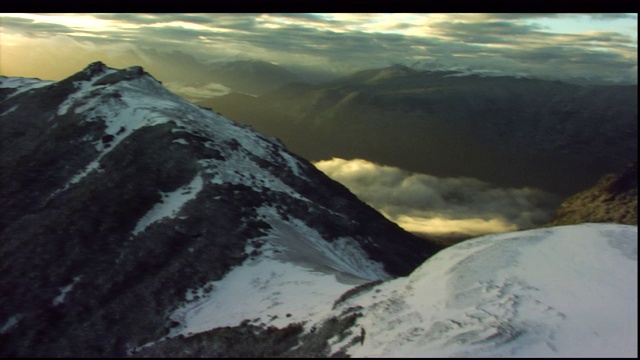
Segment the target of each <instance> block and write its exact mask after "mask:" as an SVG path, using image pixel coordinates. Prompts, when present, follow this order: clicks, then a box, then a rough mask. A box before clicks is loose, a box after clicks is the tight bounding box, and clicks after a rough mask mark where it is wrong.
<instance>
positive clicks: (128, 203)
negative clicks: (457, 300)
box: [0, 62, 437, 356]
mask: <svg viewBox="0 0 640 360" xmlns="http://www.w3.org/2000/svg"><path fill="white" fill-rule="evenodd" d="M0 100H1V101H0V114H2V115H0V125H1V126H2V132H1V133H0V136H1V141H0V150H1V154H2V157H1V158H0V160H1V162H0V173H1V175H0V176H1V180H2V187H1V189H0V199H1V201H2V204H3V208H4V213H3V214H2V216H1V217H0V254H2V259H3V261H2V264H1V265H0V270H1V271H0V274H2V275H1V279H0V280H1V281H0V292H2V293H3V294H4V295H3V297H2V299H0V305H1V306H0V329H2V332H1V333H2V334H0V336H2V338H3V341H2V345H0V354H3V355H7V356H52V355H55V356H98V355H100V356H104V355H112V356H124V355H126V353H127V351H128V350H130V349H132V348H135V347H138V346H141V345H143V344H146V343H148V342H153V341H156V340H158V339H160V338H162V337H163V336H166V335H167V334H170V333H171V334H173V333H176V332H179V331H180V329H182V328H186V327H188V326H191V325H192V324H193V321H196V322H203V320H202V319H201V318H198V319H196V320H192V319H193V316H192V313H193V311H195V310H194V306H198V303H194V302H193V301H194V300H195V301H197V298H196V297H197V296H198V294H200V296H203V295H204V294H207V295H211V296H214V297H215V298H216V299H223V300H222V303H221V302H217V303H216V306H217V307H218V309H220V308H222V309H229V308H233V309H235V311H236V312H235V313H234V312H229V311H226V310H225V311H226V312H225V313H224V316H223V315H222V314H221V313H219V312H218V311H213V312H210V317H209V318H207V319H206V320H207V321H205V323H207V324H213V325H212V326H218V325H219V326H227V325H238V324H239V323H240V322H241V321H243V320H244V319H245V316H249V315H251V316H252V318H254V319H257V320H256V321H258V320H259V322H264V323H265V326H267V325H279V321H280V320H277V321H276V317H274V315H275V316H280V317H281V318H286V311H285V308H286V297H287V296H294V295H300V293H296V292H294V293H291V292H287V291H280V290H279V289H278V288H277V287H270V286H267V283H274V282H275V281H274V279H273V276H276V277H280V275H278V274H282V273H283V271H284V270H278V269H282V268H283V267H285V268H286V269H288V270H287V274H288V276H294V277H295V275H292V274H305V273H307V272H311V273H313V274H315V279H316V281H315V283H318V284H320V283H326V284H330V285H331V286H327V288H328V289H330V291H329V292H327V293H324V294H323V295H322V296H317V297H315V298H311V300H313V301H314V303H313V304H308V306H307V310H310V309H316V308H317V309H320V310H322V309H325V308H326V307H329V308H330V307H331V303H330V301H329V302H327V300H326V299H327V298H332V297H333V296H334V295H335V296H339V294H340V293H342V292H343V291H346V290H348V289H350V288H352V287H354V286H356V285H358V284H361V283H363V282H368V281H371V280H377V279H387V278H390V277H393V276H397V275H404V274H408V273H409V272H410V271H412V270H413V269H414V268H415V267H416V266H418V265H419V264H420V263H421V262H422V261H423V260H424V259H426V258H427V257H429V256H430V255H432V254H433V253H435V251H436V250H437V247H435V246H433V245H430V244H429V243H427V242H425V241H424V240H422V239H419V238H417V237H415V236H413V235H411V234H409V233H406V232H405V231H403V230H402V229H400V228H399V227H398V226H397V225H395V224H393V223H391V222H389V221H387V220H386V219H385V218H384V217H383V216H382V215H380V214H379V213H377V212H376V211H375V210H373V209H372V208H370V207H368V206H367V205H365V204H363V203H362V202H360V201H359V200H358V199H357V198H356V197H355V196H354V195H353V194H351V193H350V192H349V191H348V190H347V189H346V188H344V187H343V186H342V185H340V184H338V183H335V182H334V181H332V180H330V179H329V178H327V177H326V176H325V175H324V174H322V173H321V172H320V171H319V170H317V169H316V168H315V167H313V165H311V164H310V163H308V162H307V161H305V160H303V159H301V158H299V157H297V156H296V155H294V154H292V153H290V152H288V151H287V150H286V149H285V148H284V146H283V145H282V144H281V143H280V142H279V141H278V140H276V139H273V138H269V137H266V136H263V135H261V134H259V133H257V132H255V131H253V130H251V129H250V128H249V127H248V126H241V125H238V124H236V123H234V122H232V121H230V120H228V119H226V118H224V117H223V116H221V115H220V114H217V113H216V112H214V111H212V110H210V109H206V108H202V107H200V106H197V105H194V104H191V103H188V102H186V101H184V100H183V99H181V98H180V97H178V96H176V95H174V94H172V93H171V92H169V91H167V90H166V89H165V88H164V87H163V86H162V85H161V84H160V83H159V82H158V81H156V80H155V79H154V78H153V77H152V76H151V75H149V74H147V73H146V72H145V71H144V70H143V69H142V68H140V67H130V68H127V69H122V70H117V69H112V68H109V67H107V66H105V65H104V64H103V63H100V62H96V63H93V64H91V65H89V66H88V67H87V68H86V69H84V70H83V71H81V72H79V73H77V74H75V75H73V76H71V77H69V78H67V79H65V80H62V81H60V82H57V83H53V82H43V81H39V80H37V79H16V78H6V77H3V78H0ZM245 266H250V267H251V266H252V267H253V268H254V269H259V270H260V271H259V272H258V273H257V274H256V276H257V280H256V279H254V278H252V279H242V280H247V281H250V283H243V282H242V281H240V282H239V283H238V282H237V281H231V280H229V279H231V278H233V276H234V274H235V273H234V271H235V270H234V269H236V268H239V267H245ZM268 269H271V270H270V271H267V270H268ZM274 274H275V275H274ZM283 276H284V275H283ZM254 280H255V281H254ZM251 281H254V282H259V281H264V282H265V284H264V286H263V289H264V291H263V292H262V293H261V294H262V295H264V298H265V299H266V300H265V301H270V303H268V304H270V306H271V308H270V309H272V311H271V312H264V313H258V312H255V311H254V308H252V307H251V303H249V304H247V305H246V306H248V307H247V308H246V309H247V310H243V308H242V307H240V306H237V305H238V304H239V299H237V298H233V297H230V296H226V295H225V293H227V291H226V290H224V289H225V285H224V284H229V286H231V288H232V289H236V288H238V287H240V288H242V287H243V286H244V287H245V288H246V289H249V290H251V289H252V285H251V284H252V283H251ZM292 281H294V280H292ZM315 283H313V282H312V283H307V285H306V286H307V288H311V287H312V285H314V284H315ZM304 286H305V285H304V284H301V285H300V286H299V287H298V289H297V291H299V290H300V289H302V288H304ZM32 289H38V290H37V291H36V292H33V291H32ZM245 297H246V299H247V300H250V299H251V296H250V293H247V294H245ZM140 304H145V305H144V306H142V307H140ZM314 304H315V305H314ZM317 311H319V310H317ZM301 316H302V315H301V314H291V315H290V316H289V317H290V318H291V319H292V320H302V317H301ZM207 326H209V325H206V326H205V327H204V328H203V329H206V330H208V329H211V327H207ZM74 344H81V346H75V345H74Z"/></svg>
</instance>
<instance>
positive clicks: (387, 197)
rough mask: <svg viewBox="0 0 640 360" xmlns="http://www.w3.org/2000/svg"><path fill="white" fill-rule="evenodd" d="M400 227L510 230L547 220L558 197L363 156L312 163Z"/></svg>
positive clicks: (449, 232)
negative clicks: (440, 175)
mask: <svg viewBox="0 0 640 360" xmlns="http://www.w3.org/2000/svg"><path fill="white" fill-rule="evenodd" d="M314 165H315V166H316V167H317V168H318V169H320V170H321V171H323V172H324V173H326V174H327V175H328V176H329V177H331V178H332V179H334V180H336V181H338V182H340V183H342V184H343V185H345V186H346V187H347V188H348V189H349V190H351V191H352V192H353V193H354V194H356V195H357V196H358V197H359V198H360V199H361V200H363V201H364V202H366V203H368V204H369V205H371V206H372V207H374V208H375V209H377V210H379V211H380V212H382V213H383V214H384V215H385V216H386V217H387V218H389V219H390V220H393V221H395V222H396V223H398V225H400V226H401V227H403V228H404V229H405V230H408V231H411V232H414V233H419V234H425V235H427V236H433V237H436V238H447V237H452V238H464V237H469V236H477V235H482V234H488V233H496V232H505V231H515V230H519V229H527V228H532V227H536V226H540V225H542V224H545V223H547V222H548V221H549V218H550V216H551V215H552V213H553V211H554V210H555V208H556V207H557V205H558V203H559V201H560V199H559V198H558V197H556V196H555V195H552V194H549V193H546V192H544V191H542V190H538V189H533V188H527V187H525V188H520V189H516V188H500V187H496V186H493V185H491V184H489V183H486V182H483V181H480V180H478V179H474V178H462V177H461V178H438V177H435V176H431V175H427V174H418V173H411V172H408V171H405V170H402V169H399V168H396V167H392V166H385V165H379V164H375V163H372V162H369V161H367V160H362V159H354V160H345V159H339V158H333V159H331V160H323V161H318V162H316V163H315V164H314Z"/></svg>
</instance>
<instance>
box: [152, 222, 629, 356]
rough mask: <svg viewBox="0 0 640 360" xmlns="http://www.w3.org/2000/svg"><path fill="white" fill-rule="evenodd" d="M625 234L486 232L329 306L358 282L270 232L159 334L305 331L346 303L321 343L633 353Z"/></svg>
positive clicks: (404, 352)
mask: <svg viewBox="0 0 640 360" xmlns="http://www.w3.org/2000/svg"><path fill="white" fill-rule="evenodd" d="M280 231H281V230H280ZM637 234H638V231H637V227H636V226H628V225H615V224H582V225H571V226H561V227H555V228H546V229H535V230H528V231H520V232H512V233H503V234H494V235H487V236H483V237H479V238H475V239H471V240H468V241H465V242H462V243H460V244H458V245H455V246H453V247H450V248H447V249H445V250H443V251H441V252H440V253H438V254H437V255H435V256H434V257H432V258H430V259H429V260H427V261H426V262H425V263H424V264H423V265H422V266H420V267H419V268H418V269H416V270H415V271H414V272H413V273H412V274H410V275H409V276H407V277H402V278H397V279H394V280H389V281H386V282H383V283H381V284H379V285H377V286H375V287H372V288H370V289H367V290H364V291H361V292H359V293H356V294H355V295H352V296H350V297H347V299H346V300H344V301H342V302H340V303H339V304H337V306H334V305H333V304H334V302H335V300H337V299H338V298H339V296H340V294H342V293H344V292H345V291H347V290H349V289H352V288H354V287H355V286H357V285H359V284H364V283H366V282H368V281H367V280H365V279H363V278H362V277H359V276H354V274H349V273H347V272H345V271H344V270H345V269H344V268H343V269H342V270H343V271H339V269H336V268H334V269H331V270H329V269H328V268H321V267H317V266H316V267H315V268H313V267H310V266H309V265H308V264H309V263H312V262H313V259H306V260H307V261H306V264H307V265H306V266H305V265H303V263H301V262H298V263H296V262H294V261H291V260H292V259H291V258H288V259H287V258H286V257H282V254H280V251H279V250H278V249H279V248H280V249H283V248H282V247H279V246H277V245H273V242H272V243H270V244H268V245H266V246H265V247H264V248H263V249H262V250H263V251H264V253H265V254H267V255H266V256H263V257H259V258H252V259H250V260H248V261H247V262H245V264H243V265H242V266H240V267H238V268H236V269H234V270H233V271H232V272H231V273H229V274H228V276H227V277H225V278H224V279H223V280H221V281H218V282H214V283H211V284H209V285H208V286H207V287H208V289H206V290H203V289H197V290H193V291H192V292H191V293H190V294H187V300H189V301H188V302H187V303H186V304H185V305H184V306H183V307H181V308H180V309H177V310H176V311H175V312H174V313H173V315H172V319H174V320H176V321H178V322H180V323H181V326H179V327H177V328H175V329H174V331H173V332H172V333H171V334H170V335H169V336H168V337H174V336H177V335H184V336H191V335H193V334H197V333H199V332H204V331H206V330H210V329H213V328H216V327H221V326H235V325H239V324H240V323H242V322H244V323H249V324H252V325H261V326H264V327H266V326H277V327H279V328H282V327H285V326H286V325H287V324H290V323H293V322H302V323H304V325H305V332H307V333H308V332H309V331H313V328H315V327H320V326H321V323H322V322H323V321H324V320H327V319H329V318H331V317H339V316H341V314H344V313H346V312H345V310H346V309H349V308H351V309H354V308H355V309H358V311H359V312H361V313H362V316H361V317H359V318H358V319H357V322H356V324H355V325H354V327H353V331H351V335H350V336H347V337H346V338H344V339H338V338H337V337H336V338H334V339H331V340H330V341H329V343H330V345H331V353H335V352H337V351H339V350H341V349H342V350H344V349H346V352H347V354H348V355H349V356H351V357H637V354H638V341H637V339H638V260H637V253H638V250H637V249H638V246H637ZM280 235H281V234H280ZM298 235H302V233H298ZM274 238H276V237H275V236H274ZM279 255H280V256H279ZM285 260H286V261H285ZM309 260H311V262H309ZM316 260H319V261H320V260H321V257H317V258H316ZM321 261H324V262H326V257H325V258H323V259H322V260H321ZM340 273H341V276H339V275H338V274H340ZM361 275H362V274H361ZM380 278H384V276H381V277H380ZM363 330H364V331H363ZM363 332H364V340H363V341H362V342H361V340H360V338H359V337H360V336H361V334H362V333H363ZM148 345H151V344H148Z"/></svg>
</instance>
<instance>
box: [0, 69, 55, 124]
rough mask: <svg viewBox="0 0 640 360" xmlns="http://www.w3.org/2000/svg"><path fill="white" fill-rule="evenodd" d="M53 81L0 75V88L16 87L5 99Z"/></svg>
mask: <svg viewBox="0 0 640 360" xmlns="http://www.w3.org/2000/svg"><path fill="white" fill-rule="evenodd" d="M53 83H54V81H48V80H40V79H34V78H21V77H6V76H0V89H16V91H15V92H13V93H11V94H10V95H9V96H7V99H10V98H12V97H14V96H16V95H18V94H22V93H23V92H27V91H29V90H32V89H38V88H41V87H45V86H48V85H51V84H53ZM3 115H4V114H3Z"/></svg>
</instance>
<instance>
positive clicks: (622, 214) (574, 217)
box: [549, 162, 638, 226]
mask: <svg viewBox="0 0 640 360" xmlns="http://www.w3.org/2000/svg"><path fill="white" fill-rule="evenodd" d="M585 222H596V223H600V222H603V223H605V222H606V223H609V222H611V223H618V224H627V225H638V163H637V162H635V163H633V164H630V165H629V166H627V168H626V169H625V170H624V171H622V172H620V173H616V174H607V175H605V176H604V177H602V178H601V179H600V180H599V181H598V183H597V184H595V185H594V186H592V187H590V188H588V189H586V190H584V191H582V192H580V193H577V194H575V195H572V196H570V197H568V198H567V199H566V200H564V201H563V202H562V204H561V205H560V207H559V208H558V210H557V211H556V213H555V214H554V216H553V218H552V220H551V222H550V224H549V225H550V226H557V225H570V224H581V223H585Z"/></svg>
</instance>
